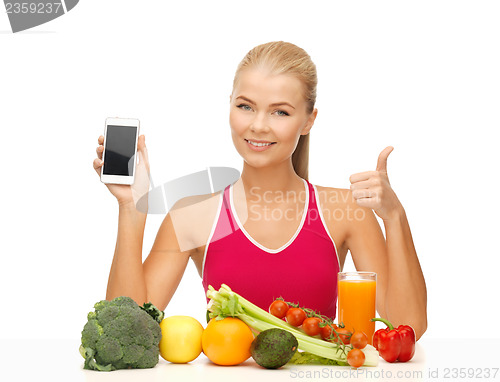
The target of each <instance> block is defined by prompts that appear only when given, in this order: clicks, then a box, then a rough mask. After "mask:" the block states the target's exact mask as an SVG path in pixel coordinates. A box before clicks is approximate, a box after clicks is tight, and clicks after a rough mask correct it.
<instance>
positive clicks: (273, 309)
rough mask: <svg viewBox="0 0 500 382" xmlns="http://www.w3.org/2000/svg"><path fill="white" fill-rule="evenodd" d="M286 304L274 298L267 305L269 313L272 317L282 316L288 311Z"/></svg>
mask: <svg viewBox="0 0 500 382" xmlns="http://www.w3.org/2000/svg"><path fill="white" fill-rule="evenodd" d="M288 308H289V306H288V304H287V303H286V302H285V301H283V300H274V301H273V302H272V304H271V306H269V313H271V314H272V315H273V316H274V317H278V318H283V317H285V315H286V312H287V311H288Z"/></svg>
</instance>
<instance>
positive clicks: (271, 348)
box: [250, 328, 299, 369]
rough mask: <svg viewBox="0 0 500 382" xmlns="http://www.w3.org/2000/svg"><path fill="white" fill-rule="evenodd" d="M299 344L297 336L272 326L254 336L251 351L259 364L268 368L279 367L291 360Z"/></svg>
mask: <svg viewBox="0 0 500 382" xmlns="http://www.w3.org/2000/svg"><path fill="white" fill-rule="evenodd" d="M298 346H299V344H298V342H297V338H295V336H294V335H293V334H292V333H290V332H288V331H286V330H283V329H280V328H272V329H267V330H264V331H263V332H261V333H260V334H259V335H258V336H257V337H255V338H254V340H253V342H252V345H251V346H250V353H251V354H252V358H253V359H254V360H255V362H257V364H258V365H260V366H262V367H265V368H266V369H277V368H279V367H281V366H283V365H284V364H286V363H287V362H288V361H290V359H291V358H292V357H293V355H294V354H295V352H296V351H297V347H298Z"/></svg>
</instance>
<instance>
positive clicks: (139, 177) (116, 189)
mask: <svg viewBox="0 0 500 382" xmlns="http://www.w3.org/2000/svg"><path fill="white" fill-rule="evenodd" d="M97 142H98V143H99V146H97V149H96V153H97V158H95V159H94V170H95V171H96V172H97V175H99V176H101V168H102V165H103V163H104V162H103V161H102V153H103V152H104V146H103V145H104V136H102V135H101V136H100V137H99V138H98V140H97ZM137 155H138V157H139V163H137V164H136V169H135V180H134V184H132V185H131V186H130V185H125V184H109V183H106V187H108V190H109V191H110V192H111V194H113V196H114V197H115V198H116V200H117V201H118V204H119V205H120V206H124V205H127V204H132V205H135V206H137V205H138V202H139V200H140V199H141V198H142V197H143V196H144V195H147V193H148V191H149V175H150V173H149V161H148V151H147V149H146V140H145V137H144V135H140V136H139V140H138V142H137ZM138 207H139V206H138ZM139 210H140V211H141V212H144V213H145V212H147V196H146V197H145V199H144V203H143V202H142V201H141V203H140V208H139Z"/></svg>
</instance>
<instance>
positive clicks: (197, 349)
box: [160, 316, 203, 363]
mask: <svg viewBox="0 0 500 382" xmlns="http://www.w3.org/2000/svg"><path fill="white" fill-rule="evenodd" d="M160 328H161V335H162V337H161V340H160V354H161V356H162V357H163V358H164V359H165V360H167V361H169V362H173V363H186V362H190V361H193V360H195V359H196V358H197V357H198V356H199V355H200V353H201V350H202V347H201V335H202V334H203V326H202V325H201V324H200V322H199V321H198V320H196V319H195V318H193V317H189V316H171V317H167V318H165V319H163V320H162V322H161V323H160Z"/></svg>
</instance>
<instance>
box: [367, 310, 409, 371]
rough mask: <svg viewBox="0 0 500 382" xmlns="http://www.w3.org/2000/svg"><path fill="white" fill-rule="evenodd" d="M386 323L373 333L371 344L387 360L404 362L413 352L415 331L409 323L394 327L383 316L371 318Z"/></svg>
mask: <svg viewBox="0 0 500 382" xmlns="http://www.w3.org/2000/svg"><path fill="white" fill-rule="evenodd" d="M372 321H380V322H383V323H384V324H386V325H387V328H385V329H379V330H377V331H376V332H375V333H374V334H373V341H372V343H373V346H374V347H375V349H377V350H378V351H379V353H380V356H381V357H382V358H383V359H384V360H386V361H387V362H396V360H397V361H399V362H406V361H409V360H410V359H412V358H413V355H414V354H415V331H414V330H413V328H412V327H411V326H409V325H399V326H398V328H397V329H394V326H392V324H391V323H390V322H389V321H387V320H385V319H383V318H372Z"/></svg>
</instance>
